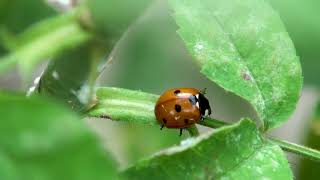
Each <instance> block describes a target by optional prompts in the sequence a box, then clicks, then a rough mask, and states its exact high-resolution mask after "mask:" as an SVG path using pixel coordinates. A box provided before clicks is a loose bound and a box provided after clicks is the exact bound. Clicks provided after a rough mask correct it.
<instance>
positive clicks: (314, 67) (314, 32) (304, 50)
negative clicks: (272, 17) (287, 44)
mask: <svg viewBox="0 0 320 180" xmlns="http://www.w3.org/2000/svg"><path fill="white" fill-rule="evenodd" d="M268 2H270V4H271V5H272V7H273V8H274V9H275V10H277V11H278V12H279V15H280V17H281V19H282V21H283V22H284V24H285V26H286V28H287V30H288V32H289V34H290V37H291V38H292V40H293V42H294V45H295V47H296V49H297V54H298V56H299V57H300V61H301V65H302V69H303V81H304V83H305V84H311V85H318V86H319V85H320V78H319V74H318V72H319V68H320V61H319V58H320V51H318V47H319V46H320V36H319V32H320V21H319V20H318V19H319V16H320V12H319V8H320V1H314V0H304V1H300V0H282V1H278V0H268Z"/></svg>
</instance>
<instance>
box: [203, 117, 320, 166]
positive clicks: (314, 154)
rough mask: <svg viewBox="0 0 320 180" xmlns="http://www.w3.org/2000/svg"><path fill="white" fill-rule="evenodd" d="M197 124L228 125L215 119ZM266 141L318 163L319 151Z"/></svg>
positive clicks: (208, 119) (285, 142)
mask: <svg viewBox="0 0 320 180" xmlns="http://www.w3.org/2000/svg"><path fill="white" fill-rule="evenodd" d="M199 124H201V125H203V126H207V127H211V128H219V127H222V126H225V125H228V123H226V122H223V121H220V120H217V119H212V118H206V119H204V120H203V121H200V122H199ZM267 139H268V140H269V141H270V142H271V143H274V144H276V145H278V146H280V147H281V149H282V150H284V151H287V152H292V153H294V154H297V155H300V156H303V157H305V158H307V159H310V160H313V161H317V162H320V151H317V150H314V149H311V148H308V147H305V146H301V145H298V144H295V143H291V142H288V141H285V140H281V139H277V138H275V137H267Z"/></svg>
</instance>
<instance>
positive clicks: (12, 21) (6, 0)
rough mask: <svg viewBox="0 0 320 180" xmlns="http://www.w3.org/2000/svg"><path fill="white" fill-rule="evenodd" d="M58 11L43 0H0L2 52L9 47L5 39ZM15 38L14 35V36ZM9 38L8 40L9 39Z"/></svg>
mask: <svg viewBox="0 0 320 180" xmlns="http://www.w3.org/2000/svg"><path fill="white" fill-rule="evenodd" d="M55 14H56V13H55V12H54V10H53V9H52V8H50V7H49V6H48V5H47V4H46V3H45V1H43V0H28V1H21V0H1V1H0V22H1V24H0V54H1V53H4V50H5V49H7V50H8V47H5V46H6V45H5V44H3V41H4V39H6V38H9V39H10V37H5V36H10V35H12V36H14V35H15V34H18V33H21V32H23V31H24V30H25V29H26V28H28V27H29V26H30V25H31V24H33V23H36V22H37V21H40V20H42V19H45V18H47V17H50V16H53V15H55ZM12 38H13V39H14V37H12ZM9 39H8V40H9Z"/></svg>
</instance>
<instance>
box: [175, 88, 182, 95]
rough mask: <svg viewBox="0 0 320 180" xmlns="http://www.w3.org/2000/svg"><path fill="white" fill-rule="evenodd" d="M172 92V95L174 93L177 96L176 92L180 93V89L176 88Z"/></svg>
mask: <svg viewBox="0 0 320 180" xmlns="http://www.w3.org/2000/svg"><path fill="white" fill-rule="evenodd" d="M173 93H174V95H176V96H177V95H178V94H180V93H181V91H180V90H179V89H177V90H175V91H174V92H173Z"/></svg>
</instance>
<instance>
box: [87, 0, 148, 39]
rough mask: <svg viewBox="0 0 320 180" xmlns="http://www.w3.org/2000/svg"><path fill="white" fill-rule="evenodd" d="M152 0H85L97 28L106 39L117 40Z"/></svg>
mask: <svg viewBox="0 0 320 180" xmlns="http://www.w3.org/2000/svg"><path fill="white" fill-rule="evenodd" d="M150 2H152V0H139V1H128V0H109V1H105V0H87V5H88V7H89V10H90V14H91V16H92V18H93V20H94V24H95V26H97V28H98V30H99V31H101V32H103V33H105V34H106V35H108V36H109V38H107V39H109V40H110V39H112V40H118V39H119V36H121V35H122V33H123V32H125V31H126V30H127V29H128V26H129V25H131V24H132V22H133V21H135V20H136V18H138V17H139V16H140V15H142V14H143V13H144V11H145V9H146V8H147V7H148V5H150Z"/></svg>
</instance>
